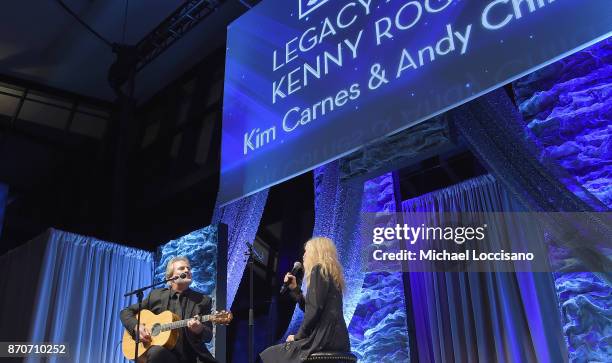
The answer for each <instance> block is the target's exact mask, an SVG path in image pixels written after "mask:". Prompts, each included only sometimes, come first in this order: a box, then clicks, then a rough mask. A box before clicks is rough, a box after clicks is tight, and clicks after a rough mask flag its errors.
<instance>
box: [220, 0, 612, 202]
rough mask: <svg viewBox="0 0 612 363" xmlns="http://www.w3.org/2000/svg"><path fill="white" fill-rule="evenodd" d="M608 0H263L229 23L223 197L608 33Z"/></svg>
mask: <svg viewBox="0 0 612 363" xmlns="http://www.w3.org/2000/svg"><path fill="white" fill-rule="evenodd" d="M611 14H612V1H607V0H581V1H573V0H522V1H518V0H486V1H483V0H479V1H471V0H470V1H466V0H411V1H408V0H392V1H388V0H354V1H348V0H346V1H342V0H333V1H332V0H263V1H262V2H261V3H259V4H258V5H257V6H255V7H254V8H253V9H251V10H250V11H248V12H247V13H246V14H245V15H243V16H242V17H240V18H239V19H238V20H236V21H235V22H234V23H232V24H231V25H230V27H229V29H228V41H227V59H226V72H225V87H224V107H223V136H222V157H221V183H220V191H219V201H220V202H221V204H225V203H229V202H231V201H233V200H236V199H239V198H241V197H243V196H246V195H249V194H252V193H255V192H257V191H259V190H262V189H264V188H266V187H269V186H272V185H274V184H276V183H279V182H281V181H284V180H286V179H288V178H291V177H293V176H296V175H299V174H301V173H303V172H305V171H308V170H311V169H312V168H314V167H316V166H318V165H321V164H324V163H326V162H329V161H331V160H333V159H335V158H338V157H341V156H343V155H346V154H347V153H349V152H352V151H354V150H356V149H357V148H359V147H361V146H363V145H364V144H365V143H368V142H371V141H374V140H376V139H379V138H382V137H384V136H387V135H390V134H392V133H395V132H398V131H400V130H403V129H405V128H407V127H410V126H412V125H415V124H417V123H419V122H421V121H423V120H426V119H428V118H430V117H432V116H435V115H437V114H440V113H442V112H444V111H446V110H448V109H451V108H453V107H456V106H458V105H460V104H462V103H465V102H467V101H469V100H471V99H474V98H476V97H478V96H480V95H482V94H484V93H486V92H488V91H490V90H493V89H495V88H498V87H500V86H501V85H504V84H506V83H508V82H511V81H512V80H514V79H517V78H519V77H522V76H524V75H525V74H527V73H530V72H533V71H534V70H536V69H538V68H540V67H543V66H545V65H547V64H550V63H551V62H554V61H556V60H558V59H560V58H562V57H564V56H567V55H569V54H571V53H573V52H575V51H578V50H580V49H582V48H584V47H586V46H589V45H591V44H593V43H595V42H597V41H599V40H602V39H605V38H607V37H608V36H609V35H610V34H611V30H612V16H611Z"/></svg>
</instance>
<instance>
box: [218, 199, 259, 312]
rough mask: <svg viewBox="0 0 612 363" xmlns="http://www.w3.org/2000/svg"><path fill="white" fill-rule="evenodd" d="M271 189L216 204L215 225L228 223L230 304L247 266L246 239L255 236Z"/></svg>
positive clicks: (251, 239)
mask: <svg viewBox="0 0 612 363" xmlns="http://www.w3.org/2000/svg"><path fill="white" fill-rule="evenodd" d="M267 200H268V189H265V190H263V191H261V192H259V193H255V194H253V195H250V196H248V197H245V198H242V199H240V200H237V201H235V202H233V203H231V204H228V205H226V206H223V207H218V206H216V207H215V213H214V215H213V218H212V223H211V224H213V225H216V224H219V223H225V224H227V226H228V231H227V243H228V246H227V308H228V309H229V308H231V307H232V303H233V302H234V297H235V296H236V292H237V291H238V286H239V285H240V280H242V274H243V273H244V269H245V267H246V260H245V258H244V253H245V252H246V251H247V248H246V243H247V242H248V243H251V242H253V241H254V240H255V236H256V235H257V230H258V229H259V222H261V216H262V215H263V210H264V207H265V206H266V201H267Z"/></svg>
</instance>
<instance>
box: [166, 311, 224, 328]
mask: <svg viewBox="0 0 612 363" xmlns="http://www.w3.org/2000/svg"><path fill="white" fill-rule="evenodd" d="M212 317H213V315H203V316H200V317H198V318H196V319H198V320H200V322H202V323H204V322H207V321H209V320H210V319H211V318H212ZM189 320H191V319H184V320H177V321H173V322H172V323H168V324H162V326H161V330H162V331H168V330H173V329H178V328H184V327H186V326H187V322H189Z"/></svg>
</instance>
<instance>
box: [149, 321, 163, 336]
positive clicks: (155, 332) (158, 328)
mask: <svg viewBox="0 0 612 363" xmlns="http://www.w3.org/2000/svg"><path fill="white" fill-rule="evenodd" d="M160 333H161V324H155V325H153V328H151V336H153V337H155V336H158V335H159V334H160Z"/></svg>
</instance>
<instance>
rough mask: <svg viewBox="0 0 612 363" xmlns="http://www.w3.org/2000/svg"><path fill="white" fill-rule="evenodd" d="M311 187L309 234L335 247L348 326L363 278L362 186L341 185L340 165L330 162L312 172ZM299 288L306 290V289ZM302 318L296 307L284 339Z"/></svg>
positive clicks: (292, 331) (297, 326)
mask: <svg viewBox="0 0 612 363" xmlns="http://www.w3.org/2000/svg"><path fill="white" fill-rule="evenodd" d="M314 188H315V225H314V228H313V232H312V235H313V236H322V237H328V238H330V239H331V240H332V241H334V242H335V244H336V248H337V249H338V258H339V259H340V263H341V264H342V268H343V269H344V276H345V279H346V281H345V282H346V290H345V293H344V320H345V321H346V322H347V325H348V323H349V322H350V321H351V318H352V316H353V313H354V311H355V308H356V306H357V304H358V303H359V298H360V296H361V295H360V293H361V285H362V284H363V277H364V273H363V271H362V269H361V264H360V252H359V243H357V241H358V240H359V235H358V234H357V233H358V231H359V228H358V225H359V213H360V211H361V199H362V194H363V183H358V184H351V183H342V182H341V181H340V169H339V163H338V161H333V162H331V163H329V164H326V165H324V166H321V167H319V168H317V169H315V171H314ZM302 289H304V291H305V286H303V287H302ZM302 319H303V313H302V311H301V310H300V309H299V308H296V309H295V311H294V314H293V317H292V319H291V322H290V323H289V327H288V328H287V331H286V332H285V337H286V336H287V335H289V334H295V333H296V332H297V329H298V328H299V326H300V324H301V322H302Z"/></svg>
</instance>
